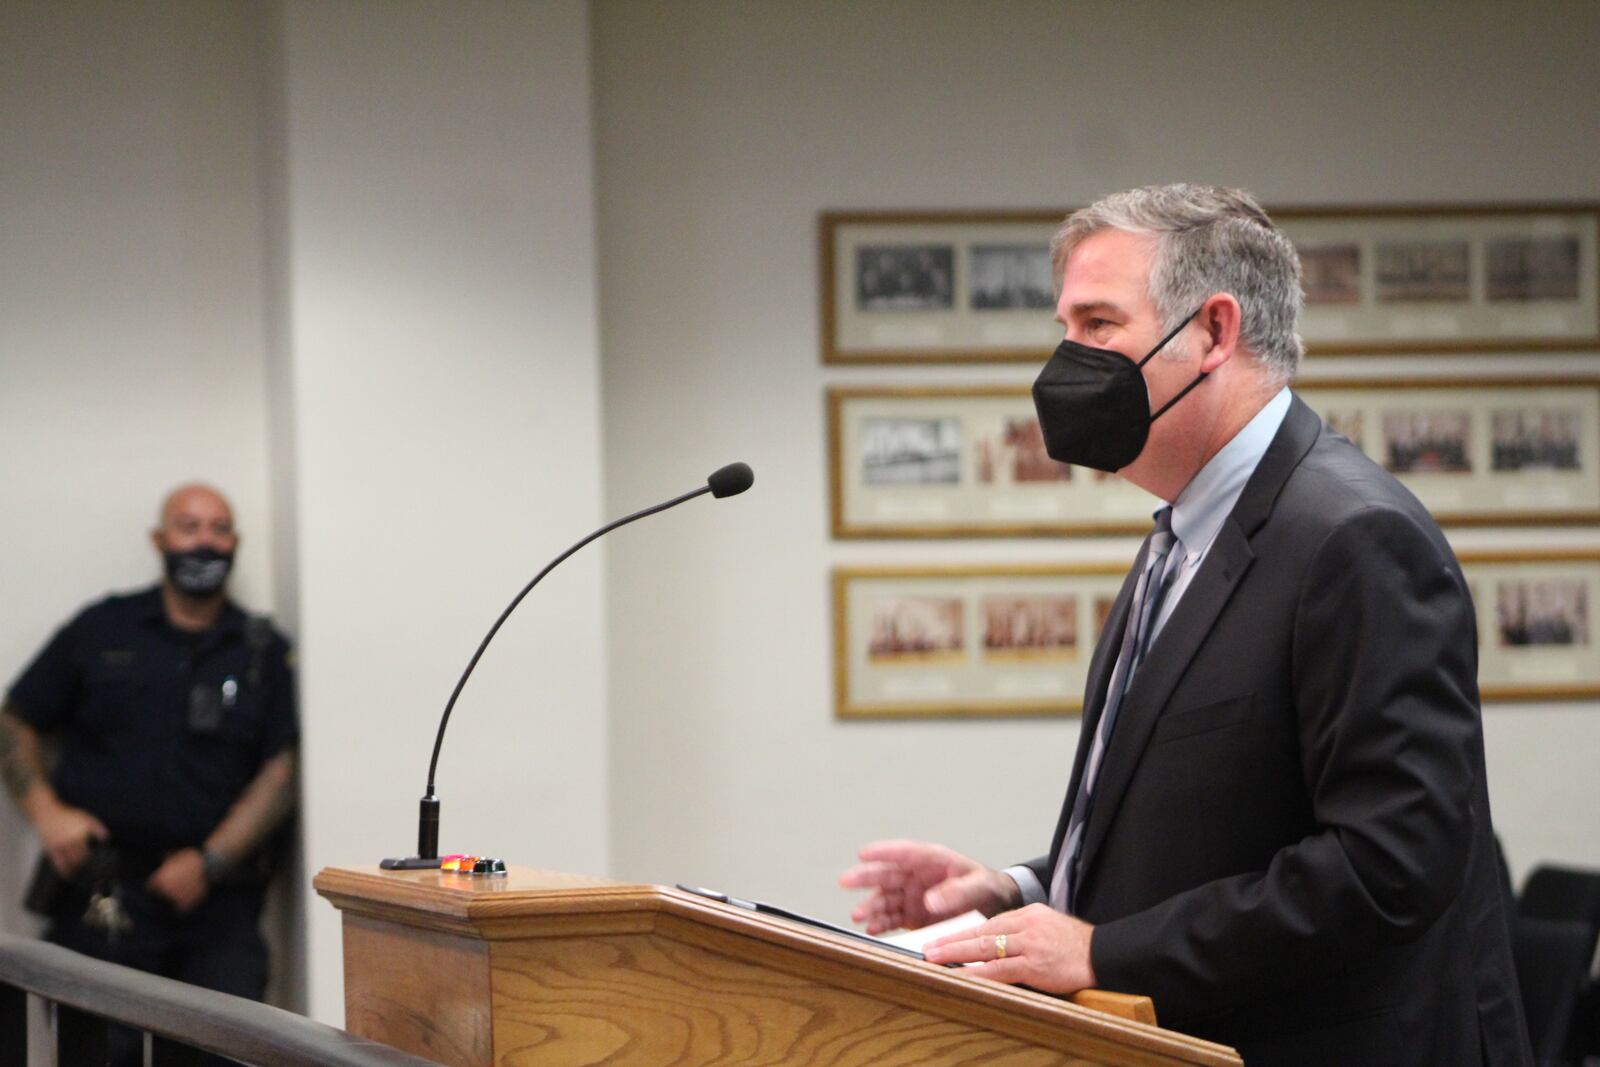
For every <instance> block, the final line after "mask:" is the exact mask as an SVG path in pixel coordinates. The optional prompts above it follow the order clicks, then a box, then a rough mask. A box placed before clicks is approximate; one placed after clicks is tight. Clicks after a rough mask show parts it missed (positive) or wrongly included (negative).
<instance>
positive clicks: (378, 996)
mask: <svg viewBox="0 0 1600 1067" xmlns="http://www.w3.org/2000/svg"><path fill="white" fill-rule="evenodd" d="M344 967H345V975H346V976H347V977H346V980H345V985H344V1014H345V1023H344V1025H345V1029H346V1030H349V1031H350V1032H351V1033H353V1034H359V1035H361V1036H362V1037H367V1038H371V1039H372V1040H374V1041H382V1042H383V1043H384V1044H386V1045H393V1046H394V1047H395V1048H399V1049H404V1050H406V1051H407V1052H414V1053H416V1054H417V1055H418V1056H425V1057H427V1058H428V1059H430V1060H437V1061H439V1062H440V1063H447V1064H451V1065H453V1067H492V1065H493V1064H494V1040H493V1024H492V1015H491V1014H490V1007H491V1002H490V994H489V984H490V983H489V947H488V944H487V943H485V942H483V941H479V940H476V939H474V938H468V937H460V936H451V935H449V934H441V933H439V932H437V931H434V930H427V929H417V928H412V927H405V926H399V925H395V924H393V923H387V922H382V921H376V920H372V919H368V918H364V917H362V916H359V915H349V914H347V915H345V917H344ZM350 975H360V976H361V978H360V980H359V981H351V980H350V979H349V977H348V976H350Z"/></svg>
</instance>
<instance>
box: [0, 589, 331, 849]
mask: <svg viewBox="0 0 1600 1067" xmlns="http://www.w3.org/2000/svg"><path fill="white" fill-rule="evenodd" d="M288 657H289V646H288V642H287V641H285V639H284V638H283V636H282V635H281V634H279V633H278V632H277V631H276V630H274V629H273V628H272V626H271V625H270V624H269V623H268V622H267V620H266V619H264V618H257V617H251V616H247V615H246V614H245V613H244V612H242V611H240V610H239V609H238V608H237V607H235V606H234V605H233V604H232V603H231V602H230V603H228V604H227V605H225V606H224V608H223V612H222V617H221V619H219V620H218V622H217V624H216V625H215V626H213V627H212V628H211V629H209V630H206V631H204V632H202V633H198V634H190V633H186V632H184V631H182V630H179V629H177V628H176V627H174V626H173V625H172V624H171V623H170V622H168V621H167V616H166V611H165V609H164V608H163V607H162V603H161V590H160V587H159V586H157V587H155V588H152V589H149V590H146V591H144V592H140V593H133V594H129V595H125V596H111V597H108V598H106V599H105V600H102V601H100V602H99V603H97V604H93V605H91V606H90V607H88V608H85V609H84V610H83V611H82V612H80V613H79V614H78V616H77V617H76V618H74V619H73V620H72V621H71V622H69V623H67V625H66V626H64V627H62V629H61V630H60V631H59V632H57V633H56V635H55V636H54V637H53V638H52V639H51V640H50V643H49V644H48V645H46V646H45V648H44V650H43V651H42V652H40V653H39V655H38V657H37V658H35V659H34V661H33V662H32V663H31V664H29V665H28V667H27V669H26V670H24V671H23V672H22V675H21V676H20V677H19V678H18V679H17V680H16V682H15V683H14V684H13V685H12V687H11V691H10V693H9V695H8V697H7V702H8V703H9V704H10V706H11V709H12V711H13V712H14V713H15V714H16V715H17V716H18V717H19V718H21V719H22V720H23V721H25V722H27V723H28V724H29V725H30V726H32V727H33V728H34V729H36V730H38V731H39V732H40V733H42V734H46V735H54V736H55V737H56V738H57V739H58V741H59V745H60V758H59V760H58V762H57V764H56V767H55V770H54V771H53V773H52V774H51V783H52V785H54V787H55V790H56V793H57V794H58V795H59V796H60V797H61V800H62V801H63V802H64V803H66V804H70V805H72V806H74V807H79V808H83V809H84V810H86V811H88V812H90V813H92V814H93V815H95V816H96V817H97V818H99V819H100V821H101V822H103V823H105V825H106V828H107V829H108V830H110V832H111V838H112V840H113V841H114V842H116V843H118V844H120V845H122V846H124V847H128V848H136V849H160V850H165V849H173V848H183V847H187V846H198V845H200V844H201V843H202V842H203V841H204V840H205V838H206V836H207V835H209V834H210V833H211V831H212V830H213V829H214V828H215V827H216V826H217V824H218V823H219V822H221V821H222V818H223V816H224V815H226V814H227V812H228V809H229V808H230V807H232V806H233V803H234V801H235V800H237V799H238V797H239V795H240V793H242V792H243V791H244V788H245V786H246V785H248V784H249V783H250V781H251V780H252V779H253V778H254V777H255V776H256V774H257V772H258V771H259V770H260V769H261V765H262V764H263V763H264V762H265V761H266V760H268V759H270V758H272V757H273V756H275V755H277V754H278V753H280V752H282V751H283V750H284V749H286V748H290V747H292V746H293V745H294V744H295V743H296V742H297V741H298V739H299V727H298V724H297V722H296V718H295V708H294V703H295V699H294V679H293V675H292V674H291V672H290V669H289V662H288Z"/></svg>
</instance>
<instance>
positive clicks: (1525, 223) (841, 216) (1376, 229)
mask: <svg viewBox="0 0 1600 1067" xmlns="http://www.w3.org/2000/svg"><path fill="white" fill-rule="evenodd" d="M1067 213H1068V212H1067V210H1066V209H1062V210H1059V211H977V212H920V213H918V212H825V213H823V214H822V216H821V218H820V221H819V250H818V258H819V262H820V266H821V294H820V306H821V310H822V330H821V336H822V361H823V362H824V363H947V362H1022V363H1028V362H1043V360H1044V357H1045V356H1046V355H1047V354H1048V353H1049V352H1050V350H1051V349H1053V348H1054V347H1055V345H1056V343H1057V342H1058V341H1059V340H1060V337H1061V330H1060V327H1059V326H1058V325H1057V324H1056V323H1055V322H1054V321H1053V313H1054V311H1053V309H1054V305H1055V298H1054V294H1055V278H1054V271H1053V269H1052V267H1051V263H1050V251H1049V248H1050V239H1051V237H1052V236H1053V235H1054V234H1055V232H1056V230H1057V229H1058V228H1059V227H1060V225H1061V222H1062V220H1063V219H1064V218H1065V217H1066V215H1067ZM1268 213H1269V214H1270V215H1271V216H1272V218H1273V219H1274V221H1275V222H1277V224H1278V225H1279V227H1280V228H1281V229H1282V230H1283V231H1284V233H1285V234H1286V235H1287V236H1288V237H1289V239H1290V240H1291V241H1293V242H1294V244H1295V247H1296V249H1297V250H1298V251H1299V253H1300V260H1301V268H1302V272H1303V277H1304V288H1305V293H1306V305H1305V312H1304V314H1303V315H1302V316H1301V321H1300V333H1301V335H1302V337H1303V338H1304V339H1305V342H1306V349H1307V352H1308V353H1310V354H1313V355H1316V354H1324V353H1326V354H1345V355H1353V354H1385V353H1405V352H1415V353H1458V352H1480V353H1494V352H1519V351H1562V350H1567V351H1590V350H1594V349H1600V269H1597V261H1600V204H1595V203H1571V204H1474V205H1454V206H1428V205H1415V206H1413V205H1395V206H1372V207H1366V206H1341V207H1285V208H1282V209H1273V208H1270V207H1269V208H1268Z"/></svg>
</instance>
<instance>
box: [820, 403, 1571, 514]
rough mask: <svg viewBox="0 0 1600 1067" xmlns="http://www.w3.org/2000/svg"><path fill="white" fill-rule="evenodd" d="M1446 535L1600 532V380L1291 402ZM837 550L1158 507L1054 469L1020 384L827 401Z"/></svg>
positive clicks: (1093, 475)
mask: <svg viewBox="0 0 1600 1067" xmlns="http://www.w3.org/2000/svg"><path fill="white" fill-rule="evenodd" d="M1295 391H1296V392H1297V393H1298V394H1299V395H1300V396H1301V397H1302V398H1303V399H1304V400H1305V401H1306V403H1308V404H1310V405H1311V407H1312V408H1313V409H1314V410H1316V411H1317V412H1318V413H1319V414H1321V415H1322V416H1323V417H1324V418H1326V419H1327V420H1328V421H1329V423H1330V424H1331V425H1332V426H1333V428H1334V429H1336V430H1338V431H1339V432H1341V433H1343V434H1344V435H1345V436H1347V437H1349V438H1350V439H1351V440H1352V441H1354V442H1355V443H1356V444H1357V445H1359V446H1360V447H1361V448H1362V449H1363V450H1364V451H1365V452H1366V453H1367V454H1368V455H1369V456H1371V457H1372V458H1373V459H1374V460H1376V461H1377V462H1378V463H1379V464H1380V465H1382V466H1384V467H1385V468H1387V469H1388V470H1389V471H1390V472H1392V473H1393V474H1394V475H1395V476H1396V477H1397V478H1399V479H1400V481H1401V482H1402V483H1403V484H1405V485H1406V486H1407V488H1409V489H1410V490H1411V491H1412V492H1414V493H1416V494H1417V496H1418V498H1419V499H1420V500H1421V501H1422V502H1423V504H1425V505H1426V506H1427V507H1428V508H1429V510H1430V511H1432V512H1433V514H1434V517H1435V518H1436V519H1437V520H1438V521H1439V522H1440V523H1441V524H1445V525H1527V524H1535V523H1538V524H1563V523H1590V522H1596V521H1600V379H1567V378H1562V379H1554V378H1552V379H1535V378H1515V379H1510V378H1507V379H1499V378H1496V379H1470V380H1459V381H1421V380H1406V381H1395V380H1350V381H1327V382H1312V383H1307V384H1305V385H1302V386H1297V387H1296V390H1295ZM827 400H828V434H829V450H830V455H829V475H830V490H831V493H830V495H831V521H832V531H833V535H834V536H835V537H839V538H881V537H907V538H921V537H1025V536H1056V535H1063V534H1119V533H1121V534H1142V533H1144V532H1146V531H1148V530H1149V528H1150V522H1151V515H1152V513H1153V512H1154V511H1155V510H1156V508H1158V507H1159V506H1160V502H1159V501H1158V500H1156V499H1155V497H1153V496H1151V495H1150V494H1148V493H1146V492H1144V491H1143V490H1142V489H1139V488H1138V487H1136V486H1134V485H1132V484H1130V483H1128V482H1125V481H1123V480H1122V479H1121V478H1118V477H1117V476H1115V475H1108V474H1104V473H1102V472H1100V471H1094V470H1089V469H1087V468H1083V467H1070V466H1067V465H1066V464H1062V463H1057V462H1056V461H1055V460H1052V459H1051V458H1050V457H1049V456H1048V455H1047V454H1046V453H1045V449H1044V438H1043V435H1042V433H1041V432H1040V430H1039V423H1038V417H1037V415H1036V414H1035V412H1034V408H1033V401H1032V398H1031V396H1030V394H1029V392H1028V390H1027V388H1026V387H1022V386H996V387H967V386H945V387H927V388H873V387H850V388H843V387H841V388H834V389H830V390H829V391H828V394H827Z"/></svg>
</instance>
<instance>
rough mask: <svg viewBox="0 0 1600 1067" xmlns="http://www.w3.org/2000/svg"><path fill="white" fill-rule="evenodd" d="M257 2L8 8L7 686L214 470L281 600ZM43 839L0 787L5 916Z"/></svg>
mask: <svg viewBox="0 0 1600 1067" xmlns="http://www.w3.org/2000/svg"><path fill="white" fill-rule="evenodd" d="M254 49H255V37H254V34H253V30H252V23H251V20H250V19H249V18H248V17H246V11H245V8H244V7H243V5H241V4H236V3H232V4H230V3H214V4H205V5H198V4H190V5H172V4H146V5H141V6H133V5H119V4H105V3H86V2H79V0H71V2H48V3H46V2H37V3H6V4H0V128H3V129H4V130H5V131H6V132H5V136H4V137H0V248H3V251H0V434H3V437H4V444H3V445H0V516H4V518H5V527H6V529H5V535H4V537H5V552H4V555H3V557H0V588H3V589H4V606H5V610H4V612H3V613H0V675H3V676H4V678H3V681H0V685H6V686H9V684H10V681H11V679H12V678H14V677H15V676H16V674H17V673H18V672H19V671H21V669H22V667H23V665H24V664H25V663H26V662H27V661H28V659H30V658H31V657H32V656H33V655H34V654H35V653H36V652H37V651H38V649H39V648H40V647H41V646H42V645H43V644H44V642H45V640H46V639H47V638H48V637H49V635H50V633H51V632H52V631H53V630H54V629H55V628H56V627H57V626H59V625H60V624H62V623H63V622H65V621H66V619H67V618H68V617H69V616H70V615H71V613H72V612H74V611H75V610H77V608H78V607H80V606H81V605H83V604H85V603H87V602H88V601H90V600H92V599H97V598H99V597H100V596H102V595H104V594H105V593H106V592H108V591H110V590H114V589H116V590H121V589H129V588H133V587H136V586H141V585H146V584H149V583H151V582H154V581H155V580H156V578H157V576H158V575H159V573H160V565H159V561H158V559H157V557H156V555H155V553H154V550H153V549H152V548H151V546H150V543H149V541H148V540H147V539H146V536H145V534H146V531H148V530H149V529H150V527H151V526H153V525H154V521H155V518H156V510H157V506H158V504H159V502H160V499H161V497H162V495H163V494H164V493H165V492H166V490H167V489H169V488H170V487H172V486H173V485H175V484H177V483H179V482H181V481H185V480H188V479H191V478H201V479H205V480H207V481H211V482H213V483H215V484H216V485H218V486H220V487H222V488H223V489H224V490H225V491H226V492H227V493H228V495H229V496H230V497H231V498H232V500H233V503H234V508H235V511H236V513H237V515H236V518H237V521H238V525H239V528H240V530H241V531H242V532H243V542H242V545H241V548H240V555H239V563H238V568H237V576H236V578H235V580H234V588H235V590H236V592H237V593H238V594H239V595H240V597H241V598H242V599H243V600H244V601H246V602H247V603H249V604H251V605H252V606H254V607H256V608H257V609H260V610H270V609H272V607H273V595H272V594H273V589H274V584H275V576H274V572H273V526H272V521H271V507H270V501H269V492H268V482H269V475H268V458H267V440H266V404H265V392H264V382H265V376H264V367H263V341H262V314H263V310H262V298H261V277H260V267H259V256H260V240H261V216H260V204H259V198H260V186H259V181H258V173H259V158H258V156H259V148H258V143H257V137H256V131H255V121H256V118H255V116H256V113H257V110H258V101H259V94H260V91H261V86H260V84H259V83H258V80H257V78H256V70H255V64H254V59H253V56H254ZM34 852H35V845H34V842H33V840H32V835H31V833H30V832H25V824H24V823H23V821H22V820H21V818H20V817H19V816H18V815H17V814H16V812H15V810H14V808H13V807H12V806H11V805H10V804H8V803H7V804H0V856H3V857H4V858H5V860H6V862H5V863H0V927H3V928H5V929H32V923H31V921H30V920H29V919H28V918H27V917H25V916H24V915H23V914H22V913H21V911H20V909H18V907H17V901H18V899H19V898H20V896H21V893H22V885H23V880H24V878H25V877H26V875H27V873H28V866H29V865H30V864H31V862H32V858H33V855H34Z"/></svg>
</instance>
